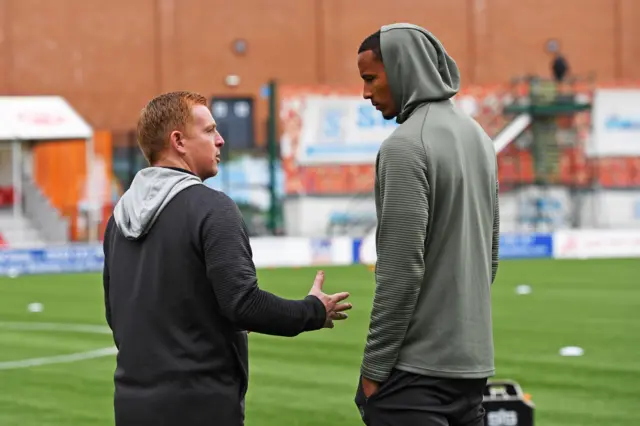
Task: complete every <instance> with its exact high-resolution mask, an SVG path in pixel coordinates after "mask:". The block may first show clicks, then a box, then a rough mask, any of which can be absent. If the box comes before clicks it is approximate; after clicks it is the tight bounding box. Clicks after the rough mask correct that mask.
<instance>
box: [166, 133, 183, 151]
mask: <svg viewBox="0 0 640 426" xmlns="http://www.w3.org/2000/svg"><path fill="white" fill-rule="evenodd" d="M169 143H170V144H171V146H172V147H173V149H175V150H176V151H178V152H179V153H180V154H184V152H185V151H184V149H185V146H184V135H183V134H182V132H181V131H179V130H174V131H173V132H171V134H170V135H169Z"/></svg>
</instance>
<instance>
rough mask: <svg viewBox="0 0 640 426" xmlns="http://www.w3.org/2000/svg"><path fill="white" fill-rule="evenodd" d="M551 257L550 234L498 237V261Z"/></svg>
mask: <svg viewBox="0 0 640 426" xmlns="http://www.w3.org/2000/svg"><path fill="white" fill-rule="evenodd" d="M545 257H553V235H552V234H538V233H530V234H517V233H513V234H512V233H506V234H502V235H500V259H532V258H545Z"/></svg>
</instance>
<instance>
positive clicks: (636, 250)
mask: <svg viewBox="0 0 640 426" xmlns="http://www.w3.org/2000/svg"><path fill="white" fill-rule="evenodd" d="M553 255H554V257H555V258H558V259H590V258H625V257H640V230H628V229H627V230H625V229H620V230H602V229H593V230H571V231H558V232H556V233H555V234H554V236H553Z"/></svg>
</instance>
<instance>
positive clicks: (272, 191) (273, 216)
mask: <svg viewBox="0 0 640 426" xmlns="http://www.w3.org/2000/svg"><path fill="white" fill-rule="evenodd" d="M276 85H277V84H276V81H275V80H273V79H272V80H269V116H268V118H267V149H268V153H269V196H270V197H269V198H270V204H269V218H268V222H267V226H268V228H269V231H271V233H272V234H275V232H276V228H277V211H278V207H277V203H278V197H277V194H276V161H277V159H278V151H277V142H276V139H277V137H278V133H277V132H278V130H277V129H278V126H277V119H278V111H277V108H278V101H277V94H276Z"/></svg>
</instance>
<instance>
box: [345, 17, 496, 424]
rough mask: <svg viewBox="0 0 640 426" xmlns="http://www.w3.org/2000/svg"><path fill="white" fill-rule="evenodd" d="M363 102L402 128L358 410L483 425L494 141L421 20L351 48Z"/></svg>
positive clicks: (395, 418) (378, 416) (375, 415)
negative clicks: (458, 99)
mask: <svg viewBox="0 0 640 426" xmlns="http://www.w3.org/2000/svg"><path fill="white" fill-rule="evenodd" d="M358 69H359V73H360V77H361V78H362V80H363V82H364V87H363V96H364V98H365V99H367V100H369V101H370V102H371V103H372V104H373V106H374V107H375V108H377V109H378V110H379V111H380V112H381V113H382V115H383V116H384V118H385V119H388V120H390V119H393V118H395V119H396V122H397V123H398V124H400V126H399V127H398V128H397V129H396V130H395V131H394V132H393V133H392V134H391V135H390V136H389V137H388V138H387V139H386V140H385V141H384V142H383V143H382V145H381V147H380V150H379V152H378V156H377V159H376V175H375V205H376V211H377V219H378V223H377V228H376V251H377V263H376V268H375V281H376V289H375V296H374V301H373V308H372V312H371V321H370V326H369V333H368V336H367V341H366V346H365V350H364V357H363V361H362V366H361V377H360V383H359V386H358V390H357V393H356V397H355V403H356V405H357V406H358V408H359V410H360V414H361V416H362V419H363V421H364V423H365V424H367V425H371V426H383V425H385V426H413V425H420V426H436V425H437V426H444V425H450V426H480V425H483V424H484V409H483V406H482V401H483V393H484V389H485V386H486V383H487V379H488V378H489V377H490V376H492V375H493V374H494V371H495V370H494V353H493V332H492V319H491V285H492V283H493V281H494V280H495V277H496V272H497V268H498V242H499V239H498V238H499V221H500V219H499V204H498V179H497V177H498V171H497V163H496V152H495V149H494V146H493V142H492V140H491V139H490V138H489V137H488V136H487V134H486V133H485V132H484V131H483V129H482V128H481V127H480V126H479V125H478V124H477V123H476V122H475V121H474V120H473V119H472V118H471V117H470V116H468V115H467V114H465V113H464V112H462V111H461V110H460V109H458V108H457V107H456V106H455V105H454V103H453V102H452V99H451V98H452V97H453V96H454V95H455V94H456V93H457V92H458V90H459V87H460V74H459V70H458V67H457V65H456V63H455V61H454V60H453V59H452V58H451V57H450V56H449V55H448V53H447V52H446V50H445V49H444V47H443V46H442V44H441V43H440V41H439V40H438V39H437V38H436V37H434V36H433V34H431V33H430V32H428V31H427V30H425V29H424V28H421V27H419V26H416V25H411V24H393V25H387V26H384V27H382V28H381V29H380V31H377V32H375V33H374V34H372V35H371V36H369V37H367V38H366V39H365V40H364V41H363V42H362V44H361V46H360V48H359V50H358Z"/></svg>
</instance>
